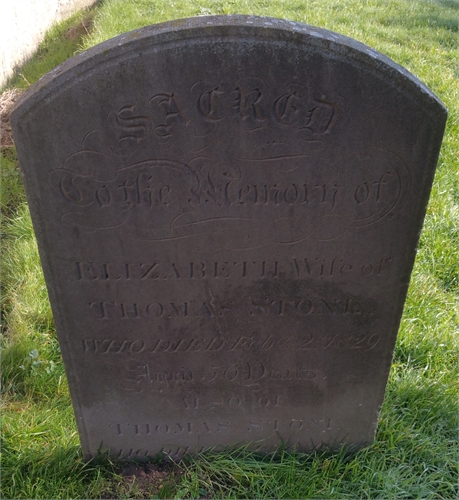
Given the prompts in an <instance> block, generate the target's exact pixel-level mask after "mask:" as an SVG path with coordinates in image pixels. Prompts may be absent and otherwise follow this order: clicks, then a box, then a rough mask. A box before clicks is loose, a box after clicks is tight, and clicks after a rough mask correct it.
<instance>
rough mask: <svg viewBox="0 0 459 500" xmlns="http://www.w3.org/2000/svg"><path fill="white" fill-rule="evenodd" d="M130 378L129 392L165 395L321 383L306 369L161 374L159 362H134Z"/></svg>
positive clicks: (261, 366) (244, 367)
mask: <svg viewBox="0 0 459 500" xmlns="http://www.w3.org/2000/svg"><path fill="white" fill-rule="evenodd" d="M126 371H127V376H126V379H125V380H124V381H122V382H121V387H122V388H123V389H124V390H127V391H142V390H143V389H144V388H145V387H149V389H150V390H153V391H157V392H163V391H166V390H168V389H169V388H170V387H180V386H184V385H186V386H188V385H190V386H192V385H194V384H198V385H201V386H202V385H208V384H211V385H212V386H220V385H222V384H223V385H226V384H228V383H229V384H231V385H237V386H239V387H250V388H252V389H254V390H257V389H259V388H260V383H266V382H275V381H277V382H285V381H290V382H295V383H296V384H298V385H302V384H304V383H306V385H307V384H311V383H313V384H316V383H318V382H319V381H318V380H315V379H316V378H318V375H317V373H316V372H315V371H314V370H310V369H307V368H286V369H284V368H282V369H277V368H272V367H269V366H267V365H266V364H265V363H262V362H247V363H232V364H230V365H226V366H220V365H218V366H216V365H212V366H211V367H210V368H207V367H203V368H202V369H201V370H198V369H197V370H194V371H193V372H192V371H191V370H188V369H186V368H184V367H181V368H180V369H178V370H176V371H173V372H172V371H159V372H158V370H157V363H156V362H154V363H153V362H146V361H140V360H135V359H131V360H128V361H127V363H126Z"/></svg>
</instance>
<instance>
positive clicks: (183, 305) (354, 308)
mask: <svg viewBox="0 0 459 500" xmlns="http://www.w3.org/2000/svg"><path fill="white" fill-rule="evenodd" d="M88 308H89V310H90V311H91V312H92V314H93V317H94V318H95V319H99V320H104V321H109V320H125V321H130V320H146V319H159V318H167V319H192V318H221V317H225V316H232V315H234V314H236V313H237V314H238V315H243V314H245V315H246V316H264V315H271V316H297V317H301V316H343V315H359V316H360V315H362V314H363V313H367V314H368V313H370V314H371V304H370V303H369V302H368V303H366V302H365V301H359V300H356V299H336V298H327V299H322V298H316V297H310V298H306V297H305V298H302V299H288V298H282V299H273V298H272V297H268V296H262V297H257V298H251V297H248V302H247V303H238V304H236V303H232V302H226V303H221V302H219V301H217V300H212V301H208V302H203V301H199V302H198V301H192V300H189V301H175V302H172V301H169V302H166V300H164V301H163V302H157V301H154V302H142V303H136V302H118V301H90V302H88Z"/></svg>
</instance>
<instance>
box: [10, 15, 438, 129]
mask: <svg viewBox="0 0 459 500" xmlns="http://www.w3.org/2000/svg"><path fill="white" fill-rule="evenodd" d="M192 39H193V40H196V39H202V40H203V41H204V40H205V41H206V42H207V43H208V42H209V41H211V43H219V42H221V41H222V40H228V39H232V40H233V41H237V40H239V41H242V40H244V48H245V50H250V44H251V42H252V43H253V42H255V40H256V41H257V42H260V41H264V42H266V43H271V44H276V43H282V42H284V43H285V42H289V43H290V44H298V45H302V50H303V51H304V52H306V53H317V52H319V53H321V54H322V55H323V56H324V57H326V58H327V59H336V60H339V61H343V60H345V61H346V60H347V61H348V62H349V63H350V64H354V65H355V64H356V65H361V66H362V67H367V68H368V69H370V71H371V72H373V73H379V74H380V77H381V78H384V79H390V80H391V83H392V85H397V86H400V87H405V88H406V90H410V91H411V92H412V94H413V97H414V98H415V99H416V100H417V101H418V103H419V101H421V102H422V107H424V108H425V109H426V111H427V112H428V113H429V111H430V113H433V114H437V113H440V114H446V108H445V107H444V105H443V103H442V102H441V101H440V100H439V99H438V97H437V96H436V95H435V94H434V93H433V92H432V91H431V90H430V89H429V88H428V87H427V86H426V85H425V84H424V83H422V82H421V81H420V80H419V79H417V78H416V77H415V76H414V75H412V74H411V73H410V72H409V71H407V70H406V69H405V68H404V67H402V66H400V65H399V64H397V63H395V62H394V61H392V60H391V59H390V58H388V57H387V56H385V55H383V54H381V53H380V52H378V51H377V50H375V49H372V48H371V47H369V46H367V45H365V44H363V43H361V42H358V41H356V40H354V39H352V38H349V37H347V36H344V35H340V34H338V33H334V32H332V31H329V30H325V29H322V28H318V27H315V26H311V25H307V24H303V23H299V22H295V21H288V20H283V19H276V18H270V17H259V16H246V15H228V16H202V17H194V18H186V19H178V20H173V21H168V22H164V23H160V24H155V25H151V26H146V27H143V28H139V29H136V30H134V31H130V32H127V33H124V34H122V35H118V36H116V37H114V38H111V39H109V40H107V41H105V42H102V43H100V44H98V45H96V46H95V47H92V48H90V49H88V50H87V51H85V52H82V53H80V54H77V55H75V56H74V57H72V58H71V59H69V60H67V61H66V62H64V63H63V64H61V65H59V66H57V67H56V68H55V69H53V70H52V71H51V72H49V73H48V74H46V75H45V76H43V77H42V78H41V79H40V80H39V81H38V82H37V83H35V84H34V85H32V86H31V88H30V89H29V90H28V91H27V92H26V93H25V94H24V95H23V96H22V97H21V98H20V99H19V100H18V102H17V103H16V105H15V107H14V108H13V111H12V116H13V118H12V119H13V120H16V119H19V117H20V116H22V115H24V114H26V113H27V112H28V111H29V110H30V109H31V108H32V107H33V106H34V105H35V104H36V103H37V102H43V99H45V100H48V99H51V100H52V98H53V94H54V93H55V92H56V91H61V90H64V89H65V88H66V87H68V86H72V85H73V84H75V83H76V82H78V81H80V80H81V78H87V77H88V76H89V74H90V73H91V72H92V71H100V70H101V66H106V65H112V64H117V63H118V62H120V61H121V60H123V59H125V58H131V57H133V56H134V55H135V54H136V55H137V56H138V57H141V56H142V53H143V51H145V52H148V51H149V50H150V49H151V48H154V49H153V50H158V47H159V46H160V45H161V44H171V43H172V44H180V42H182V43H183V44H184V46H186V44H187V43H188V41H190V40H192ZM239 50H241V49H239ZM202 63H203V62H202V61H196V64H202Z"/></svg>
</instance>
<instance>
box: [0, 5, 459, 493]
mask: <svg viewBox="0 0 459 500" xmlns="http://www.w3.org/2000/svg"><path fill="white" fill-rule="evenodd" d="M94 13H95V16H94V19H93V25H92V31H91V32H90V34H89V36H85V38H84V40H82V41H79V40H78V39H73V42H72V43H73V45H72V46H71V47H67V45H66V43H67V42H66V40H68V37H66V33H68V30H69V29H70V28H71V27H72V26H75V25H78V23H80V22H81V17H80V18H78V17H76V18H74V19H73V20H72V21H69V23H67V24H65V25H60V26H58V27H56V28H54V29H53V30H52V31H51V33H50V34H49V35H48V38H47V40H46V41H45V43H44V45H43V46H42V48H41V49H40V50H39V52H38V54H37V56H36V59H34V60H32V61H31V62H30V63H29V64H28V65H27V66H26V67H24V68H22V70H21V73H22V75H23V76H18V77H17V78H16V80H14V81H13V82H10V86H13V85H15V86H19V85H20V86H27V85H28V83H27V82H30V83H33V81H35V80H36V79H38V78H39V77H40V76H41V75H42V74H43V73H44V72H46V71H48V70H50V69H52V67H53V66H54V65H55V64H57V63H59V62H61V61H63V60H65V59H66V58H67V57H69V56H70V55H72V53H73V52H74V51H75V50H81V48H88V47H90V46H92V45H95V44H97V43H99V42H101V41H103V40H106V39H107V38H110V37H112V36H114V35H116V34H119V33H122V32H125V31H128V30H132V29H135V28H137V27H140V26H144V25H147V24H151V23H155V22H161V21H166V20H169V19H173V18H180V17H188V16H192V15H206V14H230V13H244V14H247V13H250V14H257V15H269V16H273V17H281V18H287V19H292V20H296V21H301V22H306V23H309V24H313V25H316V26H320V27H323V28H327V29H331V30H333V31H337V32H339V33H342V34H345V35H347V36H351V37H353V38H356V39H358V40H359V41H361V42H364V43H366V44H368V45H370V46H372V47H374V48H376V49H377V50H380V51H381V52H383V53H385V54H386V55H388V56H389V57H391V58H392V59H394V60H395V61H396V62H398V63H400V64H402V65H404V66H405V67H407V68H408V69H409V70H410V71H411V72H413V73H414V74H415V75H416V76H418V77H419V78H420V79H421V80H423V81H424V82H425V83H426V84H427V85H428V86H429V87H430V88H431V89H432V90H433V91H434V92H435V93H436V94H437V95H438V96H439V97H440V99H441V100H442V101H443V102H444V103H445V105H446V106H447V107H448V109H449V118H448V123H447V129H446V133H445V138H444V142H443V147H442V150H441V155H440V160H439V163H438V169H437V173H436V177H435V181H434V185H433V189H432V194H431V199H430V202H429V205H428V211H427V216H426V220H425V224H424V229H423V232H422V234H421V240H420V244H419V250H418V255H417V260H416V264H415V268H414V271H413V275H412V280H411V285H410V289H409V294H408V298H407V302H406V305H405V311H404V315H403V319H402V324H401V328H400V332H399V337H398V340H397V345H396V349H395V353H394V360H393V365H392V369H391V374H390V377H389V382H388V386H387V391H386V397H385V400H384V405H383V408H382V411H381V416H380V422H379V428H378V432H377V435H376V439H375V442H374V444H373V445H372V446H370V447H369V448H366V449H364V450H361V451H359V452H357V453H356V454H350V455H346V454H345V453H338V454H335V455H326V454H312V455H304V454H300V453H287V452H285V451H282V450H281V451H280V453H279V454H278V455H268V456H265V457H262V456H258V455H256V454H253V453H250V452H248V451H247V450H244V449H240V450H237V451H233V452H226V453H219V454H206V455H201V456H197V457H195V458H189V459H188V461H186V462H184V463H182V464H180V471H179V472H177V473H176V476H175V480H174V481H173V482H170V483H166V484H165V485H164V486H163V487H162V488H158V485H150V486H148V485H145V484H142V483H141V482H136V481H134V483H132V482H131V483H129V482H127V481H126V480H125V479H122V478H121V476H120V475H119V474H118V473H117V471H118V469H117V468H116V466H115V465H114V464H111V463H110V462H108V461H101V462H99V463H89V464H85V463H84V462H83V461H82V458H81V453H80V449H79V442H78V436H77V432H76V427H75V422H74V418H73V413H72V410H71V403H70V397H69V393H68V388H67V382H66V378H65V374H64V369H63V366H62V362H61V359H60V354H59V346H58V344H57V340H56V336H55V332H54V328H53V323H52V316H51V311H50V306H49V303H48V301H47V294H46V287H45V284H44V280H43V276H42V274H41V268H40V264H39V259H38V253H37V247H36V243H35V239H34V236H33V230H32V225H31V222H30V217H29V214H28V209H27V205H26V204H25V203H24V195H23V191H22V185H21V181H20V177H19V175H18V173H17V165H16V159H15V153H14V149H13V148H7V149H5V150H3V151H2V211H3V212H4V216H3V218H2V232H3V257H2V260H3V270H2V287H3V288H2V290H3V293H2V307H3V315H2V323H3V330H2V332H3V336H2V395H3V410H2V429H3V444H2V497H4V498H151V497H153V496H154V495H155V494H156V495H158V496H159V497H162V498H163V497H174V496H175V497H180V498H199V497H204V496H210V497H212V498H338V499H341V498H388V499H389V498H390V499H392V498H407V499H408V498H423V499H424V498H431V499H437V498H440V499H452V498H457V497H458V494H459V492H458V484H457V478H458V451H457V450H458V439H457V428H458V387H457V385H458V384H457V379H458V370H457V368H458V363H457V361H458V358H457V353H458V347H459V345H458V344H459V342H458V333H459V332H458V327H457V325H458V292H459V282H458V281H459V279H458V276H459V270H458V263H459V241H458V240H459V186H458V168H457V159H458V152H459V104H458V103H459V82H458V76H459V70H458V66H457V57H458V50H457V48H458V45H459V35H458V16H459V2H457V1H453V0H432V1H428V0H409V1H408V0H385V1H382V0H358V1H357V0H339V1H338V0H305V1H295V0H292V1H289V2H283V1H267V0H266V1H253V2H249V1H240V0H234V1H231V0H228V1H226V2H223V1H214V2H209V1H203V0H197V1H193V2H185V1H180V0H179V1H173V2H159V1H152V0H106V1H105V2H103V3H102V4H99V5H98V6H97V8H96V9H95V11H94ZM72 23H73V24H72ZM80 45H81V46H80ZM66 47H67V48H66Z"/></svg>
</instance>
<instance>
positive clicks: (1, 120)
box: [0, 89, 23, 149]
mask: <svg viewBox="0 0 459 500" xmlns="http://www.w3.org/2000/svg"><path fill="white" fill-rule="evenodd" d="M22 92H23V90H21V89H11V90H6V91H5V92H3V93H2V94H0V147H1V148H2V149H3V148H7V147H11V146H14V142H13V133H12V131H11V124H10V112H11V109H12V107H13V105H14V103H15V102H16V100H17V99H18V97H19V96H20V95H21V94H22Z"/></svg>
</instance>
